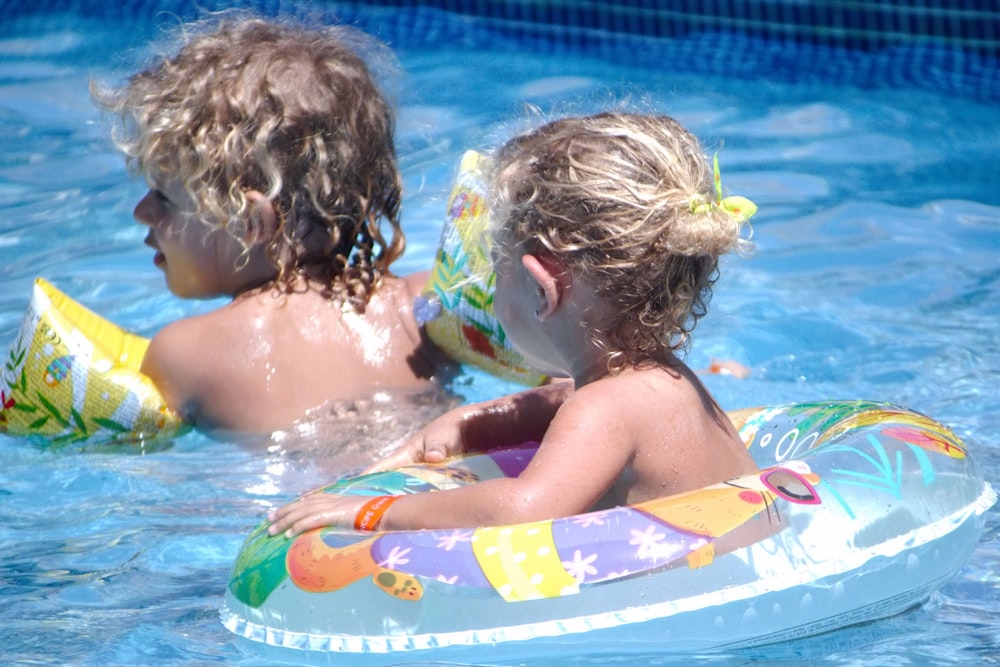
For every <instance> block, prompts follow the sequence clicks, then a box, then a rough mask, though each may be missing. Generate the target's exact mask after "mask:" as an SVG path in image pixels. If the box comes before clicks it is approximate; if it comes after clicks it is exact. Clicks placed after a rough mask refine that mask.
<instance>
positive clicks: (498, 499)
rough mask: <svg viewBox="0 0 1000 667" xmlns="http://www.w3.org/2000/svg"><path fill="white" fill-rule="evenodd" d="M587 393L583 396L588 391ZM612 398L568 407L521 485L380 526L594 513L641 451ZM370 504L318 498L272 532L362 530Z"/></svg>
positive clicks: (426, 505) (412, 505)
mask: <svg viewBox="0 0 1000 667" xmlns="http://www.w3.org/2000/svg"><path fill="white" fill-rule="evenodd" d="M586 389H589V387H588V388H584V390H582V391H584V392H585V391H586ZM604 396H605V394H603V393H598V394H593V395H591V396H580V392H578V393H577V394H576V395H574V396H573V397H571V398H569V399H567V400H566V401H565V403H564V404H563V405H562V407H561V408H560V409H559V411H558V413H557V414H556V416H555V417H554V418H553V419H552V420H551V423H550V425H549V428H548V431H547V432H546V433H545V437H544V438H543V439H542V443H541V446H540V447H539V449H538V452H537V453H536V454H535V456H534V458H533V459H532V461H531V463H529V465H528V467H527V468H526V469H525V470H524V471H523V472H522V473H521V475H520V476H518V477H516V478H503V479H493V480H488V481H484V482H479V483H477V484H472V485H469V486H466V487H462V488H459V489H452V490H448V491H440V492H435V493H418V494H413V495H405V496H401V497H398V498H396V499H395V500H394V501H393V504H392V505H391V507H389V508H388V509H387V510H386V512H385V514H384V516H383V518H382V521H381V524H380V525H379V527H380V528H382V529H386V530H408V529H421V528H472V527H475V526H488V525H503V524H509V523H520V522H525V521H537V520H542V519H549V518H554V517H559V516H568V515H571V514H578V513H580V512H584V511H587V510H589V509H590V508H591V507H593V506H594V505H595V504H596V503H597V501H598V500H600V498H601V497H602V496H603V495H604V494H605V493H606V492H607V491H608V490H609V489H610V488H611V486H612V485H613V484H614V483H615V481H616V480H617V479H618V478H619V476H620V475H621V473H622V471H623V470H624V469H625V467H626V466H627V465H628V464H629V462H630V460H631V458H632V456H633V454H634V448H635V442H634V437H633V436H632V434H631V431H630V429H629V427H628V420H627V419H624V418H623V415H622V414H620V413H618V414H616V412H615V411H616V408H617V407H619V406H618V405H616V402H615V401H607V400H604V399H603V398H602V400H596V399H597V398H598V397H604ZM370 500H371V499H370V498H363V497H362V498H359V497H356V496H341V495H337V494H328V493H314V494H309V495H306V496H303V497H302V498H300V499H299V500H298V501H296V502H293V503H291V504H289V505H286V506H284V507H282V508H279V509H277V510H275V511H274V512H272V513H271V514H270V515H269V517H268V518H269V519H270V521H271V522H272V523H271V526H270V527H269V528H268V532H269V533H270V534H272V535H276V534H278V533H282V532H284V533H285V534H286V535H287V536H289V537H292V536H294V535H296V534H298V533H301V532H303V531H306V530H311V529H313V528H318V527H322V526H331V525H337V526H344V527H350V526H353V525H355V520H356V517H357V515H358V513H359V512H360V511H361V510H362V507H363V506H364V505H365V504H366V503H367V502H370Z"/></svg>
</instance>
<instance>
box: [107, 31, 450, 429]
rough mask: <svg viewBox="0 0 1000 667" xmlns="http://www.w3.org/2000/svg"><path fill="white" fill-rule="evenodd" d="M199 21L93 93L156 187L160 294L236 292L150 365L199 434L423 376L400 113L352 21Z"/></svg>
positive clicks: (149, 197)
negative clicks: (172, 49)
mask: <svg viewBox="0 0 1000 667" xmlns="http://www.w3.org/2000/svg"><path fill="white" fill-rule="evenodd" d="M207 25H208V28H207V29H203V28H202V27H201V26H197V25H196V26H187V27H185V30H184V35H183V37H184V44H183V46H182V47H181V48H180V50H179V51H178V52H177V53H176V54H175V55H171V56H168V57H161V58H159V59H158V60H156V61H155V62H154V63H153V64H152V66H150V67H149V68H148V69H145V70H143V71H140V72H138V73H136V74H134V75H133V76H132V77H131V78H130V79H129V80H128V82H127V84H126V85H124V86H123V87H121V88H119V89H103V90H102V89H99V88H97V87H95V89H94V95H95V98H96V100H97V102H98V103H99V104H100V105H101V106H102V107H104V108H105V109H107V110H110V111H113V112H115V113H116V114H117V115H118V116H119V117H120V120H121V123H120V126H119V127H117V128H116V133H115V140H116V143H117V145H118V146H119V147H120V148H121V150H122V151H123V152H124V154H125V156H126V160H127V164H128V166H129V169H130V171H132V172H133V173H138V174H141V175H143V176H144V177H145V179H146V181H147V182H148V183H149V188H150V190H149V192H148V194H146V196H145V197H144V198H143V199H142V200H141V201H140V202H139V203H138V205H137V206H136V207H135V218H136V220H138V222H139V223H140V224H143V225H146V226H147V227H148V228H149V233H148V235H147V237H146V244H147V245H149V246H150V247H152V248H153V250H154V251H155V256H154V259H153V261H154V263H155V265H156V266H157V267H159V268H160V269H161V270H162V271H163V273H164V275H165V277H166V282H167V286H168V288H169V289H170V291H171V292H173V293H174V294H175V295H177V296H179V297H182V298H191V299H204V298H214V297H219V296H224V297H231V298H232V301H231V302H230V303H228V304H226V305H225V306H224V307H222V308H219V309H217V310H215V311H213V312H209V313H207V314H204V315H199V316H195V317H188V318H185V319H181V320H179V321H176V322H173V323H171V324H169V325H167V326H165V327H164V328H163V329H162V330H160V331H159V332H158V333H157V334H156V335H155V337H154V338H153V339H152V342H151V344H150V347H149V350H148V352H147V354H146V356H145V358H144V360H143V364H142V372H143V373H145V374H147V375H148V376H150V377H151V378H152V380H153V381H154V382H155V384H156V386H157V388H158V389H159V390H160V391H161V392H162V394H163V396H164V398H165V400H166V402H167V404H168V405H169V406H170V407H171V408H173V409H174V410H175V411H177V412H178V413H180V414H181V415H182V416H183V417H184V418H185V419H187V420H188V421H190V422H192V423H193V424H195V425H196V426H198V427H201V428H207V429H219V430H236V431H243V432H266V431H271V430H274V429H277V428H283V427H287V426H289V425H291V424H292V423H293V422H295V421H296V420H298V419H299V418H301V417H302V416H303V415H304V414H305V413H306V412H307V410H309V409H310V408H313V407H315V406H317V405H320V404H322V403H324V402H326V401H329V400H334V399H350V398H353V397H356V396H359V395H364V394H370V393H371V392H373V391H374V390H377V389H383V388H411V387H418V386H421V385H424V384H426V383H427V382H428V381H429V379H430V378H431V377H432V375H433V374H434V372H435V368H436V365H437V364H438V363H439V362H440V359H439V356H440V355H439V353H438V352H437V351H436V349H435V348H434V347H433V346H432V345H430V344H429V343H428V342H427V341H426V340H425V338H424V336H423V334H422V331H421V329H420V327H419V326H418V325H417V323H416V321H415V319H414V317H413V315H412V312H411V303H412V300H413V297H414V296H415V295H417V294H418V293H419V292H420V290H421V288H422V286H423V284H424V282H425V279H426V276H425V275H414V276H410V277H408V278H406V279H404V278H398V277H395V276H394V275H393V274H392V273H391V271H390V265H391V264H392V263H393V261H394V260H396V259H397V258H398V257H399V256H400V255H401V254H402V252H403V249H404V246H405V240H404V235H403V232H402V230H401V228H400V223H399V207H400V198H401V190H402V179H401V177H400V174H399V170H398V165H397V161H396V154H395V148H394V144H393V140H394V139H393V132H394V121H393V112H392V109H391V108H390V106H389V103H388V102H387V100H386V99H385V97H384V96H383V94H382V92H381V91H380V90H379V88H378V86H377V85H376V83H375V81H374V79H373V76H372V74H371V73H370V71H369V68H368V66H367V65H366V63H365V62H364V61H363V60H362V58H361V57H359V55H357V54H356V53H355V52H354V51H352V50H351V49H350V48H348V46H347V42H348V40H346V39H342V38H343V37H345V35H346V33H345V30H346V29H344V28H310V27H306V26H304V25H293V24H291V23H278V22H276V21H267V20H263V19H259V18H255V17H248V16H239V17H234V16H232V15H229V16H225V17H223V18H221V19H219V20H217V21H215V22H207ZM357 37H359V36H357V35H355V38H357Z"/></svg>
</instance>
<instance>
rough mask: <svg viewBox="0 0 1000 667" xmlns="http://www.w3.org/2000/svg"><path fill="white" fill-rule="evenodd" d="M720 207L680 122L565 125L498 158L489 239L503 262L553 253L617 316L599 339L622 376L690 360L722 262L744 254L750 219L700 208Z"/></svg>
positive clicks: (585, 120) (627, 119) (637, 118)
mask: <svg viewBox="0 0 1000 667" xmlns="http://www.w3.org/2000/svg"><path fill="white" fill-rule="evenodd" d="M715 200H716V193H715V190H714V183H713V174H712V171H711V169H710V167H709V164H708V161H707V160H706V158H705V156H704V155H703V153H702V149H701V146H700V144H699V142H698V140H697V139H696V138H695V137H694V135H692V134H691V133H690V132H688V131H687V130H686V129H685V128H684V127H683V126H681V125H680V123H678V122H677V121H676V120H674V119H672V118H670V117H667V116H662V115H648V114H630V113H623V112H608V113H601V114H597V115H593V116H585V117H577V118H565V119H560V120H556V121H553V122H551V123H548V124H546V125H544V126H542V127H540V128H538V129H536V130H533V131H531V132H528V133H526V134H524V135H521V136H519V137H515V138H514V139H512V140H510V141H509V142H507V144H506V145H505V146H504V147H503V148H502V149H501V150H500V152H499V153H498V155H497V158H496V162H495V164H494V171H493V173H492V177H491V181H490V194H489V202H490V215H491V236H492V238H493V241H494V243H495V244H496V247H497V250H498V251H499V252H502V253H512V252H514V251H515V250H516V249H520V250H521V251H523V252H532V253H538V252H542V253H550V254H551V255H552V256H554V257H555V258H556V259H557V260H558V261H559V262H560V263H562V264H563V265H564V266H566V267H567V268H568V269H570V270H571V271H572V272H573V274H574V275H576V276H578V277H580V278H582V280H584V281H585V282H586V284H588V285H589V286H590V287H591V288H592V289H594V290H595V292H596V293H597V295H598V296H599V297H600V298H601V299H602V300H603V301H605V302H606V303H607V304H608V305H609V308H608V311H609V312H611V313H613V315H611V316H610V317H609V321H607V322H604V323H603V324H601V323H598V324H597V325H596V327H597V328H596V330H594V332H593V340H594V342H595V343H596V344H598V345H600V346H602V347H603V348H604V349H605V350H606V351H607V353H608V366H609V368H611V369H612V370H620V369H622V368H624V367H625V366H626V365H629V364H632V365H635V364H639V363H642V362H643V361H644V360H647V359H649V358H650V355H651V354H653V353H655V351H657V350H662V349H663V348H664V347H667V348H669V349H670V350H672V351H675V352H676V351H680V350H685V349H686V348H687V347H688V345H689V340H690V333H691V331H692V330H693V329H694V327H695V325H696V324H697V321H698V319H699V318H700V317H702V316H703V315H704V314H705V313H706V311H707V306H708V302H709V300H710V299H711V295H712V286H713V285H714V283H715V281H716V279H717V277H718V261H719V257H720V255H723V254H725V253H727V252H729V251H732V250H739V251H747V250H749V248H750V246H749V241H748V240H746V239H744V238H743V237H742V232H743V230H744V229H745V228H748V225H747V223H746V221H745V219H743V218H742V217H740V216H734V215H732V214H731V213H729V212H727V211H725V210H723V209H722V208H721V207H719V206H716V205H708V206H698V204H699V203H702V202H714V201H715ZM696 209H697V210H696ZM591 324H592V325H594V323H591Z"/></svg>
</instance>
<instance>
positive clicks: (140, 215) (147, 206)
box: [132, 190, 160, 226]
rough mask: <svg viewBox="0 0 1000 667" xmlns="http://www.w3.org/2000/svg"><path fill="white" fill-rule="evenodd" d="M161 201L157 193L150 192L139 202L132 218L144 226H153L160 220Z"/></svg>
mask: <svg viewBox="0 0 1000 667" xmlns="http://www.w3.org/2000/svg"><path fill="white" fill-rule="evenodd" d="M159 209H160V206H159V199H158V197H157V196H156V193H155V192H153V191H152V190H150V191H149V192H147V193H146V196H145V197H143V198H142V199H140V200H139V203H138V204H136V205H135V209H134V210H133V211H132V216H133V217H135V219H136V220H137V221H138V222H141V223H142V224H144V225H149V226H153V225H155V224H156V223H157V221H158V220H159V219H160V210H159Z"/></svg>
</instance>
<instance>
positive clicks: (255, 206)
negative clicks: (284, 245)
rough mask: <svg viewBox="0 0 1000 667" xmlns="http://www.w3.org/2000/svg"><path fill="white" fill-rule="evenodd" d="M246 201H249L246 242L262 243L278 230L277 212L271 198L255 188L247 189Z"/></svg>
mask: <svg viewBox="0 0 1000 667" xmlns="http://www.w3.org/2000/svg"><path fill="white" fill-rule="evenodd" d="M246 198H247V202H249V203H250V224H249V225H248V230H247V231H248V233H247V236H248V238H247V239H246V240H247V242H248V243H252V244H256V243H264V242H266V241H268V240H270V239H271V238H272V237H273V236H274V235H275V233H277V231H278V214H277V213H276V212H275V210H274V205H273V204H272V203H271V200H270V199H268V198H267V197H265V196H264V194H263V193H261V192H258V191H257V190H247V192H246Z"/></svg>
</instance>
